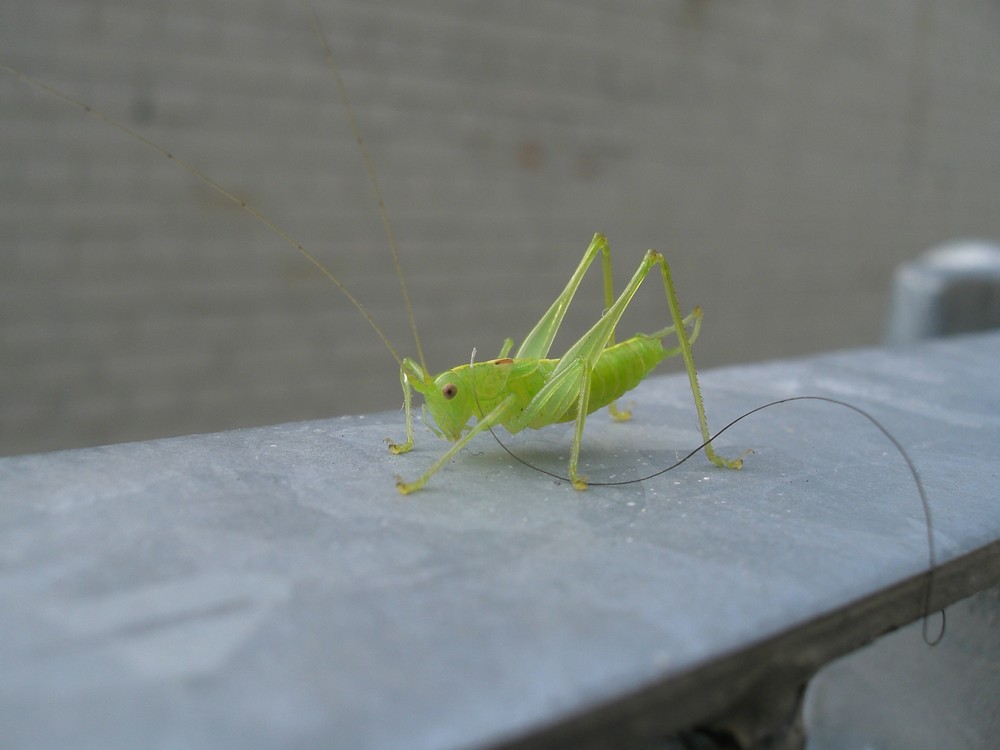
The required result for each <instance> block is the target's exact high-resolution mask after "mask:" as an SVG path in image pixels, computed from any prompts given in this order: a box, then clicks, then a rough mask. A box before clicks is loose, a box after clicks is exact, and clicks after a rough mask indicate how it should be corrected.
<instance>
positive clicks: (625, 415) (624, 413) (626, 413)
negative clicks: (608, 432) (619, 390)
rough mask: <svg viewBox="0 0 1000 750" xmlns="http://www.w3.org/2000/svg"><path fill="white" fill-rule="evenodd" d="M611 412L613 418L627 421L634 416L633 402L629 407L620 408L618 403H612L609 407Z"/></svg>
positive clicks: (617, 420) (618, 420)
mask: <svg viewBox="0 0 1000 750" xmlns="http://www.w3.org/2000/svg"><path fill="white" fill-rule="evenodd" d="M609 411H610V412H611V418H612V419H613V420H615V421H616V422H627V421H628V420H630V419H631V418H632V404H631V403H630V404H629V405H628V408H627V409H619V408H618V405H617V404H611V406H610V407H609Z"/></svg>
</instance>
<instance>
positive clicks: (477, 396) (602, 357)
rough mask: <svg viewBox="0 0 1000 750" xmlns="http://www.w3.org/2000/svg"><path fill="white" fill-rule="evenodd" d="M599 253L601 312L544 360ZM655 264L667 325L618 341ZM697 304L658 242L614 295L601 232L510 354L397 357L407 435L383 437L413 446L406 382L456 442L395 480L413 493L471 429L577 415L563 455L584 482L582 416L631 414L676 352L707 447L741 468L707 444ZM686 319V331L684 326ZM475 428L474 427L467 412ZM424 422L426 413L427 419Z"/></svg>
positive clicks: (712, 455) (512, 428) (538, 423)
mask: <svg viewBox="0 0 1000 750" xmlns="http://www.w3.org/2000/svg"><path fill="white" fill-rule="evenodd" d="M598 254H600V256H601V265H602V267H603V271H604V306H605V310H606V312H605V313H604V315H603V316H602V317H601V319H600V320H598V321H597V323H595V324H594V325H593V326H592V327H591V328H590V330H589V331H587V332H586V333H585V334H584V335H583V336H582V337H580V340H579V341H577V342H576V343H575V344H573V345H572V346H571V347H570V348H569V349H568V350H567V351H566V352H565V353H564V354H563V355H562V357H560V358H559V359H546V357H547V355H548V354H549V349H550V348H551V347H552V340H553V339H554V338H555V335H556V332H557V331H558V330H559V326H560V324H561V323H562V320H563V317H564V316H565V314H566V310H567V308H568V307H569V305H570V302H571V301H572V299H573V296H574V295H575V294H576V290H577V288H578V287H579V285H580V281H581V280H582V279H583V276H584V274H585V273H586V271H587V269H588V268H589V267H590V265H591V263H593V261H594V259H595V258H596V257H597V255H598ZM656 268H659V269H660V274H661V276H662V278H663V288H664V291H665V292H666V297H667V307H668V309H669V310H670V317H671V319H672V321H673V324H672V325H670V326H667V327H666V328H664V329H662V330H659V331H656V332H654V333H650V334H645V333H638V334H636V335H634V336H633V337H632V338H630V339H626V340H625V341H622V342H620V343H618V344H616V343H615V329H616V328H617V326H618V321H619V320H620V319H621V316H622V314H623V313H624V312H625V309H626V308H627V307H628V304H629V302H630V301H631V300H632V297H633V296H635V293H636V292H637V291H638V289H639V285H640V284H642V282H643V280H644V279H645V278H646V276H647V275H648V274H649V273H650V271H653V270H654V269H656ZM701 320H702V312H701V310H700V309H699V308H695V309H694V311H693V312H692V313H691V314H690V315H688V316H687V317H686V318H682V317H681V307H680V304H679V303H678V301H677V293H676V291H675V290H674V282H673V279H672V277H671V275H670V266H668V265H667V261H666V260H665V259H664V257H663V256H662V255H661V254H660V253H658V252H656V251H655V250H649V251H647V252H646V256H645V257H644V258H643V260H642V263H640V264H639V268H638V269H637V270H636V272H635V274H634V275H633V276H632V280H631V281H629V283H628V285H627V286H626V287H625V290H624V291H623V292H622V293H621V295H620V296H619V297H618V299H615V298H614V288H613V284H612V279H611V250H610V248H609V247H608V241H607V239H606V238H605V237H604V235H602V234H596V235H594V239H593V240H592V241H591V243H590V247H588V248H587V252H586V253H584V255H583V260H582V261H580V265H579V266H577V269H576V271H575V272H574V273H573V275H572V276H571V277H570V280H569V283H568V284H566V288H565V289H563V291H562V293H561V294H560V295H559V296H558V297H556V300H555V302H553V303H552V306H551V307H549V309H548V311H546V313H545V314H544V315H543V316H542V318H541V320H539V321H538V323H536V324H535V327H534V328H532V329H531V332H530V333H529V334H528V335H527V337H526V338H525V339H524V342H523V343H522V344H521V346H520V348H519V349H518V350H517V352H516V353H515V354H514V356H513V357H508V356H507V354H508V353H509V352H510V349H511V348H512V347H513V344H514V342H513V340H511V339H507V340H506V341H504V345H503V348H502V349H501V351H500V354H499V355H498V357H497V358H496V359H493V360H490V361H487V362H478V363H471V364H468V365H462V366H460V367H453V368H452V369H450V370H446V371H445V372H443V373H441V374H440V375H438V376H436V377H431V376H430V375H429V374H428V373H427V370H426V367H424V366H423V364H422V363H421V364H418V363H417V362H415V361H414V360H413V359H410V358H409V357H407V358H406V359H404V360H403V361H402V362H401V363H400V370H399V373H400V374H399V378H400V382H401V383H402V386H403V394H404V397H405V401H404V403H405V410H406V442H404V443H402V444H397V443H393V442H391V441H390V442H389V450H391V451H392V452H393V453H405V452H406V451H408V450H410V449H411V448H412V447H413V440H414V439H413V410H412V405H411V395H410V394H411V390H415V391H417V392H419V393H421V394H423V396H424V399H425V400H426V409H425V410H426V412H427V413H429V417H430V420H433V422H434V423H435V424H436V425H437V427H438V429H437V430H435V432H437V433H438V434H439V435H440V436H442V437H444V438H447V439H448V440H451V441H452V442H453V443H454V445H453V446H452V447H451V448H449V449H448V450H447V451H446V452H445V453H444V455H443V456H441V458H439V459H438V460H437V461H435V462H434V464H432V465H431V467H430V468H429V469H427V471H425V472H424V473H423V474H422V475H421V476H420V477H419V478H418V479H416V480H414V481H412V482H404V481H402V480H401V479H400V480H399V481H397V483H396V488H397V489H398V490H399V491H400V492H402V493H404V494H407V493H410V492H413V491H414V490H418V489H420V488H421V487H423V486H424V485H425V484H426V483H427V481H428V480H429V479H430V478H431V477H432V476H433V475H434V473H435V472H437V471H438V470H439V469H440V468H441V467H442V466H444V465H445V464H446V463H447V462H448V461H449V460H451V458H452V457H453V456H454V455H455V454H456V453H457V452H458V451H460V450H461V449H462V448H464V447H465V445H466V444H467V443H468V442H469V441H470V440H472V438H474V437H475V436H476V435H478V434H479V433H480V432H482V431H483V430H486V429H491V428H492V427H494V426H496V425H503V427H504V428H506V429H507V431H508V432H511V433H516V432H519V431H521V430H523V429H524V428H526V427H530V428H532V429H539V428H541V427H546V426H548V425H551V424H556V423H559V422H575V423H576V424H575V430H574V432H573V446H572V449H571V450H570V457H569V469H568V470H569V478H570V481H571V482H572V483H573V486H574V487H575V488H576V489H578V490H584V489H586V488H587V480H586V478H585V477H583V476H581V475H580V472H579V467H578V463H579V457H580V444H581V442H582V440H583V428H584V424H585V421H586V418H587V415H588V414H590V413H591V412H593V411H596V410H597V409H600V408H601V407H604V406H608V407H609V409H610V412H611V416H612V417H613V418H614V419H616V420H619V421H621V420H627V419H629V417H630V416H631V413H630V412H629V411H625V410H621V409H619V408H618V406H617V404H616V401H617V399H618V398H620V397H621V396H623V395H624V394H625V393H626V392H627V391H630V390H631V389H632V388H634V387H635V386H637V385H638V384H639V383H640V382H641V381H642V380H643V378H645V377H646V376H647V375H648V374H649V373H650V372H652V370H653V369H654V368H655V367H656V366H657V365H658V364H659V363H660V362H661V361H663V360H664V359H665V358H667V357H672V356H675V355H677V354H680V355H681V357H682V358H683V360H684V367H685V369H686V370H687V374H688V381H689V382H690V384H691V393H692V395H693V396H694V405H695V409H696V410H697V412H698V423H699V426H700V427H701V433H702V437H703V438H704V440H705V454H706V455H707V456H708V458H709V460H710V461H711V462H712V463H714V464H715V465H716V466H721V467H726V468H730V469H738V468H740V466H742V465H743V459H742V458H735V459H727V458H723V457H722V456H720V455H718V454H717V453H716V452H715V450H714V449H713V448H712V445H711V442H710V441H711V434H710V433H709V429H708V419H707V418H706V416H705V406H704V403H703V400H702V396H701V388H700V387H699V386H698V372H697V370H696V369H695V364H694V355H693V354H692V353H691V343H692V342H693V341H694V340H695V339H696V338H697V336H698V332H699V330H700V328H701ZM689 325H690V326H692V330H691V333H690V334H689V333H688V332H687V326H689ZM671 334H674V335H676V337H677V343H678V345H677V346H676V347H673V348H670V349H666V348H664V346H663V339H664V338H666V337H667V336H669V335H671ZM473 417H475V418H476V423H475V425H474V426H470V422H471V420H472V418H473ZM430 420H426V419H425V421H428V422H429V421H430Z"/></svg>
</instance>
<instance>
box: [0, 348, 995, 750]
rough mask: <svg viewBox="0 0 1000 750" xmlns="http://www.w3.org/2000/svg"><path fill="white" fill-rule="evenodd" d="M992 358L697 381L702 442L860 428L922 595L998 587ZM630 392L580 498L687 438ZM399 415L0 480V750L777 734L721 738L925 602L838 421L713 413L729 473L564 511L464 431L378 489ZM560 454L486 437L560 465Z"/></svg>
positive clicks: (561, 492) (100, 457)
mask: <svg viewBox="0 0 1000 750" xmlns="http://www.w3.org/2000/svg"><path fill="white" fill-rule="evenodd" d="M998 361H1000V335H997V334H987V335H979V336H969V337H962V338H957V339H952V340H948V341H941V342H935V343H931V344H927V345H923V346H919V347H913V348H909V349H901V350H895V351H889V350H882V349H874V350H863V351H854V352H845V353H835V354H829V355H824V356H820V357H814V358H811V359H806V360H801V361H790V362H775V363H768V364H762V365H754V366H749V367H739V368H729V369H723V370H716V371H711V372H707V373H705V374H704V376H703V383H702V385H703V387H704V390H705V394H706V399H707V405H708V409H709V417H710V419H711V420H712V423H713V424H714V425H715V426H721V425H722V424H724V423H725V422H726V421H728V420H729V419H731V418H733V417H735V416H737V415H738V414H740V413H742V412H743V411H745V410H746V409H748V408H750V407H753V406H755V405H757V404H759V403H761V402H763V401H765V400H769V399H773V398H780V397H785V396H790V395H798V394H805V393H816V394H821V395H828V396H834V397H837V398H843V399H845V400H847V401H850V402H852V403H854V404H856V405H858V406H861V407H863V408H866V409H868V410H869V411H871V412H872V413H873V414H874V415H875V416H877V417H878V418H879V419H880V420H881V421H882V422H883V423H884V424H885V426H886V427H887V428H888V429H889V430H891V431H892V432H893V434H894V435H895V436H896V437H897V438H898V439H899V440H900V442H902V443H903V444H904V445H905V446H907V448H908V450H909V451H910V452H911V455H912V457H913V459H914V461H915V463H916V465H917V466H918V467H919V469H920V471H921V474H922V477H923V479H924V482H925V485H926V488H927V492H928V494H929V496H930V501H931V504H932V510H933V513H934V521H935V529H934V530H935V538H936V540H937V544H938V550H937V551H938V557H939V562H940V564H941V566H940V568H939V570H938V572H937V574H936V578H935V587H934V594H935V602H934V606H944V605H946V604H948V603H949V602H952V601H955V600H957V599H960V598H962V597H965V596H967V595H969V594H972V593H974V592H975V591H977V590H980V589H982V588H985V587H986V586H989V585H990V584H992V583H994V582H996V581H997V580H1000V543H998V539H1000V504H998V503H997V502H996V497H997V488H998V485H997V475H996V468H995V460H996V446H997V445H998V444H1000V382H998V379H997V377H996V363H997V362H998ZM631 399H632V400H633V401H634V402H635V406H636V409H635V415H636V416H635V419H634V420H633V421H632V422H631V423H626V424H612V423H611V422H610V421H609V420H607V419H606V418H605V417H603V416H595V417H594V418H593V419H591V420H590V421H588V428H587V434H586V442H585V447H584V455H585V459H586V460H587V462H588V467H587V469H586V471H587V473H588V474H589V475H590V477H591V479H598V478H600V477H606V476H610V475H614V478H616V479H621V478H624V477H625V476H626V475H630V474H632V473H633V472H635V473H642V472H644V471H647V470H649V469H652V468H657V467H661V466H664V465H666V464H668V463H670V462H671V461H672V459H673V457H674V455H675V453H676V452H686V450H687V449H689V448H690V447H693V446H694V445H697V444H698V442H699V438H698V435H697V431H696V429H695V427H694V421H693V409H692V408H691V405H690V403H689V402H690V395H689V393H688V390H687V386H686V382H685V379H684V378H683V377H679V376H671V377H662V378H654V379H650V380H648V381H647V382H646V383H644V384H643V385H642V386H641V387H640V388H639V389H637V390H636V391H635V392H634V393H633V395H632V396H631ZM401 425H402V419H401V415H399V414H387V415H386V414H383V415H376V416H369V417H355V418H344V419H334V420H324V421H317V422H306V423H299V424H290V425H279V426H276V427H269V428H261V429H252V430H242V431H236V432H229V433H223V434H218V435H204V436H194V437H187V438H180V439H171V440H160V441H153V442H147V443H135V444H128V445H118V446H109V447H105V448H96V449H87V450H80V451H69V452H63V453H53V454H45V455H35V456H23V457H15V458H8V459H3V460H0V497H2V498H3V501H2V503H0V665H2V668H0V725H2V726H3V727H4V736H5V740H4V741H5V746H6V747H11V748H20V747H40V746H49V747H55V746H70V745H72V746H73V747H95V748H96V747H101V748H108V747H135V746H140V745H141V746H144V747H149V746H168V745H171V746H184V747H190V748H199V747H213V748H218V747H230V746H231V747H240V748H256V747H261V748H263V747H274V746H293V745H308V746H314V745H315V746H326V747H351V748H363V747H379V748H393V747H399V748H451V747H480V748H486V747H561V746H570V745H572V746H573V747H590V746H593V747H602V746H606V745H607V744H608V743H611V742H613V743H614V745H615V746H616V747H627V746H629V745H630V744H638V743H641V742H647V741H649V740H650V739H653V738H658V737H663V736H665V735H669V734H671V733H673V732H677V731H679V730H683V729H684V728H690V727H695V726H717V725H719V724H720V722H721V723H722V724H723V725H725V726H726V727H728V728H729V729H730V730H732V731H733V732H734V736H740V737H749V738H750V740H748V741H750V742H753V741H756V740H755V739H753V738H754V737H757V738H758V739H759V737H760V736H762V735H761V732H763V731H765V729H761V727H762V726H764V725H767V724H769V723H773V722H774V721H776V720H777V719H775V718H774V717H765V718H764V719H763V720H761V719H760V718H759V717H758V718H754V719H751V720H747V719H746V717H747V716H757V715H758V714H759V713H760V710H759V707H760V705H761V701H760V696H761V695H766V694H767V693H766V691H765V692H762V690H764V688H763V687H762V686H765V687H766V686H772V687H773V686H778V687H782V688H784V687H787V686H792V685H797V684H799V683H800V682H801V681H802V680H804V679H806V678H807V677H808V675H809V674H811V673H812V671H814V670H815V669H816V668H818V667H819V666H820V665H821V664H822V663H823V662H825V661H826V660H828V659H830V658H832V657H833V656H834V655H836V654H839V653H842V652H844V651H846V650H850V649H852V648H855V647H857V646H858V645H860V644H863V643H865V642H868V641H870V640H871V639H873V638H874V637H876V636H877V635H878V634H879V633H882V632H885V631H886V630H889V629H892V628H895V627H898V626H899V625H901V624H904V623H906V622H909V621H912V620H914V619H917V618H919V617H920V615H921V614H922V610H921V607H922V597H923V588H922V585H923V582H924V580H925V578H924V573H925V569H926V565H927V547H926V534H925V529H924V519H923V514H922V511H921V508H920V502H919V498H918V496H917V493H916V490H915V488H914V486H913V482H912V479H911V477H910V475H909V473H908V472H907V470H906V467H905V465H904V464H903V462H902V460H901V459H900V457H899V456H898V455H897V454H896V453H895V452H894V450H893V448H892V446H891V445H889V444H888V443H886V442H885V439H884V438H883V437H882V436H881V435H880V434H879V433H878V432H877V431H876V430H874V429H873V428H872V427H871V426H870V425H869V424H867V423H866V422H865V421H864V420H863V419H861V418H860V417H858V416H857V415H856V414H853V413H852V412H849V411H848V410H846V409H838V408H836V407H833V406H830V405H828V404H810V403H796V404H789V405H786V406H783V407H778V408H776V409H774V410H771V411H766V412H763V413H761V414H759V415H757V416H755V417H754V418H752V419H749V420H747V421H746V422H744V423H741V424H740V425H739V426H738V427H736V428H734V429H733V430H732V431H730V432H727V433H726V434H725V435H724V436H723V438H721V439H720V441H719V445H718V447H719V448H720V450H721V451H722V452H724V453H728V454H735V453H738V452H740V451H741V450H743V449H744V448H747V447H752V448H754V449H755V451H756V454H755V455H753V456H750V457H749V459H748V462H747V466H746V467H745V468H744V469H743V470H742V471H739V472H727V471H723V470H719V469H715V468H714V467H711V466H709V465H707V464H706V462H705V461H704V459H702V458H697V459H695V460H693V461H691V462H688V463H687V464H684V465H683V466H682V467H680V468H679V469H677V470H675V471H674V472H672V473H670V474H667V475H666V476H664V477H662V478H660V479H658V480H653V481H650V482H645V483H642V484H636V485H626V486H623V487H617V488H592V489H591V490H590V491H588V492H586V493H577V492H575V491H573V490H572V489H571V488H570V487H568V486H566V485H565V484H562V483H559V482H554V481H553V480H550V479H548V478H545V477H543V476H541V475H539V474H536V473H535V472H532V471H530V470H528V469H525V468H523V467H521V466H519V465H517V464H514V463H513V462H512V461H511V460H510V459H509V458H508V457H507V456H506V455H505V454H504V453H503V452H502V451H501V450H500V448H499V447H498V446H496V445H495V444H493V443H492V442H491V440H490V439H489V437H486V438H484V439H483V440H481V441H479V442H478V443H477V445H476V448H475V452H472V451H470V452H467V453H466V454H465V455H462V456H461V457H460V458H459V460H457V461H455V462H454V463H453V464H452V465H451V466H449V467H447V468H446V469H445V470H444V471H443V472H441V474H440V475H438V476H437V477H435V478H434V479H433V480H432V482H431V484H430V485H429V486H428V488H427V489H426V490H425V491H422V492H420V493H417V494H416V495H414V496H411V497H408V498H403V497H400V496H399V495H398V494H397V493H396V492H395V490H394V489H393V481H392V477H393V475H394V474H396V473H400V474H403V475H404V476H407V477H411V476H415V475H416V474H418V473H419V471H420V470H421V468H422V467H424V466H426V465H427V464H428V463H429V462H430V461H431V460H433V457H435V456H436V455H437V454H438V452H439V451H440V450H442V449H443V444H442V443H440V442H439V441H437V440H436V439H434V438H433V437H432V436H431V435H429V434H426V433H424V434H421V435H419V436H418V440H419V442H418V447H417V449H416V450H415V451H414V452H413V453H412V454H410V455H408V456H403V457H392V456H390V455H388V454H387V453H386V452H385V449H384V446H383V445H382V444H381V441H382V439H383V438H384V437H387V436H389V435H392V436H394V437H398V436H399V433H400V431H401ZM569 437H570V431H569V428H565V429H564V428H559V427H556V428H551V429H548V430H544V431H541V432H538V433H532V434H529V435H520V436H516V437H515V438H513V439H512V440H511V441H510V443H511V445H512V447H513V448H514V449H515V450H516V451H517V452H519V453H520V454H521V455H523V456H524V457H525V458H528V459H529V460H532V461H534V462H536V463H539V464H541V465H544V466H546V467H547V468H552V469H556V470H560V469H561V468H562V463H563V461H564V459H562V458H560V456H565V455H566V453H567V450H568V445H569ZM420 438H422V439H420ZM779 693H783V694H787V691H785V690H783V689H778V688H777V687H775V690H774V695H775V696H777V695H778V694H779ZM764 702H765V703H767V704H768V705H769V706H771V707H773V706H775V705H777V704H778V703H781V700H779V698H778V697H775V698H774V699H773V700H765V701H764ZM761 710H762V709H761ZM741 722H742V723H741ZM755 722H756V724H755ZM741 732H743V734H741Z"/></svg>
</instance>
